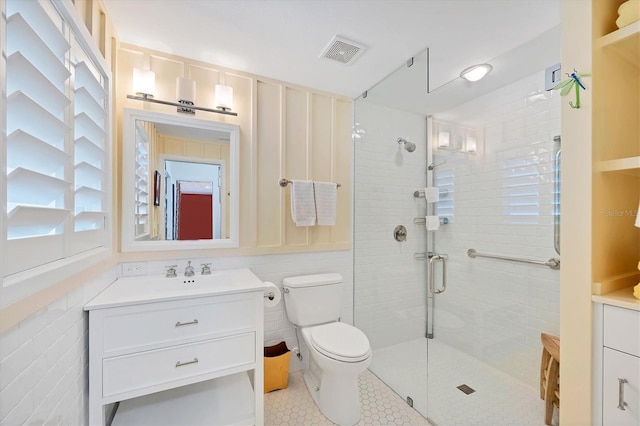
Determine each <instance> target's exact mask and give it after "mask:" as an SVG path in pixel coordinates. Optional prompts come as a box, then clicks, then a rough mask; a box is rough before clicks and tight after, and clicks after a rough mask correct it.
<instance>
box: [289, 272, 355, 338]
mask: <svg viewBox="0 0 640 426" xmlns="http://www.w3.org/2000/svg"><path fill="white" fill-rule="evenodd" d="M282 284H283V287H284V289H285V290H284V305H285V308H286V310H287V317H289V321H291V322H292V323H293V324H295V325H298V326H300V327H306V326H309V325H315V324H323V323H327V322H331V321H337V320H338V319H339V318H340V312H341V310H342V295H343V289H342V275H340V274H335V273H334V274H317V275H303V276H298V277H289V278H285V279H284V281H283V282H282Z"/></svg>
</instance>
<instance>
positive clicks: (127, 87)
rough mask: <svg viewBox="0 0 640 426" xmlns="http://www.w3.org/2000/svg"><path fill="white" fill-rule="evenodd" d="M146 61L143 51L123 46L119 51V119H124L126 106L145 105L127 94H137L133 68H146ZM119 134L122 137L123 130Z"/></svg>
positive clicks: (117, 76)
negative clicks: (123, 113)
mask: <svg viewBox="0 0 640 426" xmlns="http://www.w3.org/2000/svg"><path fill="white" fill-rule="evenodd" d="M145 62H147V60H146V59H145V55H144V53H142V52H138V51H134V50H129V49H122V48H121V49H120V50H119V51H118V64H117V67H118V68H117V75H116V84H117V101H118V104H119V107H118V110H117V112H118V118H119V119H122V110H123V109H124V108H142V106H143V105H142V104H141V103H140V102H138V101H133V100H131V99H127V95H135V93H133V69H134V68H141V69H142V68H144V66H145ZM120 130H122V129H120ZM118 135H119V137H120V138H122V132H119V133H118ZM120 145H122V144H120Z"/></svg>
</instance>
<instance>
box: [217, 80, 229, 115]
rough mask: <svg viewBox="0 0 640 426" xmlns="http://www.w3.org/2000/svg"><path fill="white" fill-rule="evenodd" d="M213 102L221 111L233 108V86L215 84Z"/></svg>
mask: <svg viewBox="0 0 640 426" xmlns="http://www.w3.org/2000/svg"><path fill="white" fill-rule="evenodd" d="M214 103H215V104H216V108H220V109H221V110H223V111H228V110H231V109H232V108H233V87H231V86H225V85H224V84H216V93H215V98H214Z"/></svg>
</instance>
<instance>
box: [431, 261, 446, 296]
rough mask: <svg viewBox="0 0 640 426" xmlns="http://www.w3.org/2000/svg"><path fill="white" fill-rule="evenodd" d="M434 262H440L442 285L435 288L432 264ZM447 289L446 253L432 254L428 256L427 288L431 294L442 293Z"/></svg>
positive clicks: (433, 264)
mask: <svg viewBox="0 0 640 426" xmlns="http://www.w3.org/2000/svg"><path fill="white" fill-rule="evenodd" d="M436 262H442V287H441V288H435V283H434V281H435V274H434V266H435V263H436ZM446 289H447V255H446V254H434V255H432V256H430V257H429V290H430V291H431V293H433V294H440V293H443V292H444V291H445V290H446Z"/></svg>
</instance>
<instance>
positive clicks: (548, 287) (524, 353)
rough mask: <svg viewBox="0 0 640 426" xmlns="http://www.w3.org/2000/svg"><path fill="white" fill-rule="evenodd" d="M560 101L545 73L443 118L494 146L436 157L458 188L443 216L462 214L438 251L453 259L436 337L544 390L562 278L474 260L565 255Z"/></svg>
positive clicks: (439, 240) (440, 238)
mask: <svg viewBox="0 0 640 426" xmlns="http://www.w3.org/2000/svg"><path fill="white" fill-rule="evenodd" d="M562 100H563V101H567V100H566V99H562ZM560 102H561V99H560V96H559V94H558V93H557V92H545V91H544V73H543V72H538V73H535V74H533V75H531V76H529V77H527V78H524V79H522V80H520V81H518V82H516V83H513V84H510V85H508V86H505V87H503V88H501V89H499V90H496V91H495V92H492V93H490V94H488V95H485V96H482V97H480V98H478V99H475V100H474V101H472V102H469V103H467V104H464V105H462V106H460V107H458V108H456V109H455V110H453V111H448V112H446V113H443V114H441V115H438V116H437V117H436V118H442V119H446V120H449V121H455V122H456V123H460V124H471V125H474V126H480V127H483V128H484V133H485V142H484V143H485V146H484V154H482V153H480V152H479V153H478V154H477V155H475V156H473V155H461V154H459V153H455V154H454V153H452V152H450V151H443V150H436V151H435V155H434V159H435V161H436V162H437V163H439V162H442V161H443V160H446V164H444V165H442V166H440V167H438V168H436V170H435V174H434V182H436V183H437V182H439V184H445V183H449V184H450V186H448V188H449V189H451V190H452V194H451V195H450V196H449V197H448V198H447V199H448V200H449V201H442V202H440V203H438V204H439V210H440V212H442V213H444V212H446V214H447V215H449V214H451V213H453V216H452V223H451V224H449V225H447V226H445V227H441V228H440V230H439V231H438V232H437V233H436V234H435V248H436V251H437V252H438V253H446V254H448V255H449V262H448V270H447V273H448V280H447V281H448V285H447V290H446V292H445V293H443V294H441V295H438V296H436V298H435V303H436V307H435V310H434V312H435V321H434V325H435V338H436V339H440V340H442V341H444V342H445V343H447V344H449V345H451V346H454V347H456V348H458V349H460V350H462V351H464V352H466V353H469V354H471V355H473V356H475V357H477V358H479V359H481V360H483V361H485V362H487V363H488V364H491V365H493V366H495V367H497V368H499V369H500V370H502V371H504V372H506V373H508V374H510V375H512V376H514V377H516V378H518V379H520V380H522V381H524V382H526V383H528V384H530V385H531V386H534V387H535V386H538V382H539V368H540V352H541V343H540V333H541V332H546V333H551V334H555V335H559V331H560V328H559V322H560V315H559V279H560V272H559V271H554V270H551V269H549V268H547V267H543V266H535V265H524V264H514V263H509V262H504V261H497V260H489V259H479V258H476V259H470V258H469V257H468V256H467V253H466V252H467V249H469V248H474V249H476V250H477V251H478V252H485V253H494V254H501V255H507V256H516V257H525V258H532V259H541V260H547V259H549V258H551V257H559V256H558V255H557V254H556V253H555V251H554V249H553V216H552V213H553V152H554V151H553V147H554V143H553V137H554V136H556V135H559V134H560ZM451 200H452V202H451Z"/></svg>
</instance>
